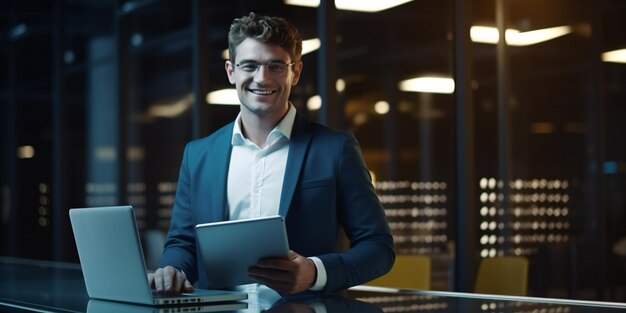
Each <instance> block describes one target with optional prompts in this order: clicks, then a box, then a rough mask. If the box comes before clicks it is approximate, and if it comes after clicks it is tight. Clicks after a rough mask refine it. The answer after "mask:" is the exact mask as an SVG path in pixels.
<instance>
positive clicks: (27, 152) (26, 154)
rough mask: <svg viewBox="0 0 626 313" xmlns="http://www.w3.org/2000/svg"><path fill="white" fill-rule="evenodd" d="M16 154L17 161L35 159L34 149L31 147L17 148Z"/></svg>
mask: <svg viewBox="0 0 626 313" xmlns="http://www.w3.org/2000/svg"><path fill="white" fill-rule="evenodd" d="M16 154H17V157H18V158H19V159H32V158H34V157H35V147H33V146H31V145H25V146H19V147H17V151H16Z"/></svg>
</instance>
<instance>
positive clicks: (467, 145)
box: [454, 0, 477, 292]
mask: <svg viewBox="0 0 626 313" xmlns="http://www.w3.org/2000/svg"><path fill="white" fill-rule="evenodd" d="M470 3H471V1H465V0H455V2H454V4H455V6H454V77H455V89H456V91H455V97H456V98H455V106H456V118H455V119H456V123H455V125H456V129H455V133H456V141H455V150H456V151H455V152H456V153H455V159H456V162H455V167H456V168H455V175H456V182H455V190H454V192H455V195H456V197H455V200H456V201H455V204H454V205H455V211H456V214H454V216H455V217H456V219H455V221H454V223H455V236H454V237H455V239H456V245H455V256H456V259H455V263H454V290H455V291H460V292H470V291H472V289H473V281H474V276H475V275H474V274H475V272H476V264H477V260H476V257H475V256H476V255H477V252H476V243H475V239H476V234H475V233H476V222H475V220H476V218H475V216H476V191H475V189H476V186H475V185H476V178H475V173H474V104H473V99H472V91H471V87H470V83H471V80H472V63H471V62H472V51H471V42H470V36H469V32H470V24H471V11H472V10H471V7H470ZM470 270H471V272H470Z"/></svg>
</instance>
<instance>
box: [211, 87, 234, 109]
mask: <svg viewBox="0 0 626 313" xmlns="http://www.w3.org/2000/svg"><path fill="white" fill-rule="evenodd" d="M206 102H207V103H208V104H225V105H239V104H240V102H239V96H238V95H237V90H235V89H234V88H227V89H221V90H216V91H211V92H209V93H208V94H207V95H206Z"/></svg>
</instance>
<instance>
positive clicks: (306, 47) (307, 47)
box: [302, 38, 322, 55]
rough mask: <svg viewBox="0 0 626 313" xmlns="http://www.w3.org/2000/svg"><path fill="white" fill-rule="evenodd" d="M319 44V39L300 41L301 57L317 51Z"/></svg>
mask: <svg viewBox="0 0 626 313" xmlns="http://www.w3.org/2000/svg"><path fill="white" fill-rule="evenodd" d="M321 44H322V43H321V41H320V40H319V38H313V39H308V40H303V41H302V55H305V54H307V53H311V52H313V51H315V50H317V49H319V48H320V45H321Z"/></svg>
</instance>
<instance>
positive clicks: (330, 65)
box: [317, 0, 344, 128]
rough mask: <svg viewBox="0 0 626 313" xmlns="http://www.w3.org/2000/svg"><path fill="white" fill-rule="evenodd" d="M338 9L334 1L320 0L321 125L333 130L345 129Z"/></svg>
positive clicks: (319, 77)
mask: <svg viewBox="0 0 626 313" xmlns="http://www.w3.org/2000/svg"><path fill="white" fill-rule="evenodd" d="M335 15H336V9H335V4H334V1H333V0H320V6H319V8H318V11H317V29H318V33H319V36H320V42H321V46H320V49H319V50H318V52H317V53H318V77H317V79H318V89H319V94H320V97H321V98H322V107H321V108H320V123H322V124H324V125H326V126H329V127H332V128H344V125H343V124H344V122H343V120H344V119H343V109H342V108H340V106H339V101H338V96H337V92H336V90H335V82H336V81H337V43H336V41H335V37H336V35H337V30H336V28H337V27H336V24H337V20H336V17H335Z"/></svg>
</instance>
